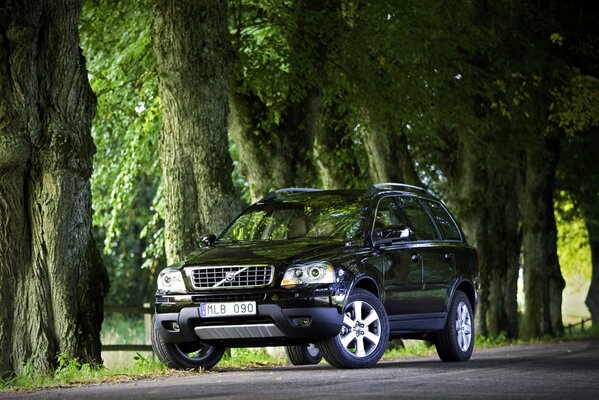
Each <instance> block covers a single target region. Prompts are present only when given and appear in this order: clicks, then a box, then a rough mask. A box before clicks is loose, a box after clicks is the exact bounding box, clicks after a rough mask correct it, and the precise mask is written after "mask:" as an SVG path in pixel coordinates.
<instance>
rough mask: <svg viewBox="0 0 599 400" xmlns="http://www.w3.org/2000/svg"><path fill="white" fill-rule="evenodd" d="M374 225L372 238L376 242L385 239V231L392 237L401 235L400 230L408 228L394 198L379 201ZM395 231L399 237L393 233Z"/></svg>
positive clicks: (384, 198)
mask: <svg viewBox="0 0 599 400" xmlns="http://www.w3.org/2000/svg"><path fill="white" fill-rule="evenodd" d="M373 225H374V226H373V231H372V236H373V239H375V240H376V239H380V238H382V237H384V236H385V235H384V234H383V232H385V231H387V235H391V237H394V236H397V235H399V230H401V229H404V228H406V227H407V226H408V223H407V221H406V220H405V217H404V216H403V215H402V213H401V211H400V210H399V206H398V204H397V202H396V201H395V197H394V196H387V197H383V198H382V199H381V200H380V201H379V204H378V207H377V210H376V217H375V218H374V224H373ZM394 231H396V232H397V235H395V234H394V233H393V232H394ZM389 232H391V233H389Z"/></svg>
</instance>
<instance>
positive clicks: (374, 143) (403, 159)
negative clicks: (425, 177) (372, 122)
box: [362, 126, 422, 186]
mask: <svg viewBox="0 0 599 400" xmlns="http://www.w3.org/2000/svg"><path fill="white" fill-rule="evenodd" d="M362 140H363V141H364V146H365V147H366V153H367V154H368V165H369V167H370V177H371V178H372V180H373V181H374V182H400V183H407V184H410V185H417V186H421V185H422V183H421V182H420V178H418V174H417V173H416V169H415V168H414V162H413V160H412V155H411V154H410V150H409V148H408V139H407V137H406V134H405V132H404V131H403V130H402V128H399V129H397V128H396V127H393V126H389V127H388V128H387V129H374V130H372V129H366V130H365V131H364V134H363V135H362Z"/></svg>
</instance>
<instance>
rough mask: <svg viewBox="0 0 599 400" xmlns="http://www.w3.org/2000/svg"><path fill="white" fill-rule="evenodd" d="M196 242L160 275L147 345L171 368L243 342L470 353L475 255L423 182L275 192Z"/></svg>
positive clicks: (344, 356) (304, 355)
mask: <svg viewBox="0 0 599 400" xmlns="http://www.w3.org/2000/svg"><path fill="white" fill-rule="evenodd" d="M202 240H203V243H204V246H203V248H201V249H199V250H198V251H196V252H194V253H192V254H190V255H189V257H188V258H187V260H185V261H182V262H180V263H178V264H175V265H173V266H171V267H169V268H166V269H164V270H163V271H162V272H161V273H160V276H159V277H158V291H157V292H156V314H155V317H154V329H153V330H152V345H153V348H154V351H155V352H156V354H157V356H158V358H159V359H160V360H161V361H162V362H164V363H165V364H166V365H168V366H169V367H171V368H205V369H208V368H211V367H213V366H214V365H215V364H216V363H218V361H219V360H220V359H221V357H222V355H223V353H224V351H225V349H226V348H227V347H250V346H286V351H287V355H288V357H289V359H290V361H291V362H292V363H293V364H295V365H300V364H315V363H318V362H319V361H320V360H321V358H322V357H323V356H324V358H325V359H326V361H328V362H329V363H330V364H331V365H334V366H336V367H340V368H360V367H368V366H371V365H373V364H375V363H376V362H377V361H378V360H379V359H380V358H381V356H382V355H383V353H384V351H385V349H386V348H387V345H388V341H389V339H393V338H409V339H424V340H428V341H431V342H433V343H434V344H435V346H436V348H437V353H438V354H439V357H440V358H441V359H442V360H443V361H464V360H467V359H469V358H470V355H471V354H472V349H473V345H474V324H473V320H474V309H475V306H476V302H477V294H476V291H477V289H478V286H479V271H478V260H477V254H476V251H475V249H474V248H472V247H470V246H469V245H467V244H466V242H465V241H464V235H463V234H462V231H461V230H460V228H459V227H458V224H457V223H456V221H455V219H454V218H453V217H452V216H451V214H450V213H449V212H448V211H447V209H446V208H445V206H444V205H443V203H442V202H441V201H439V200H438V199H436V198H435V197H434V196H433V195H432V194H430V192H428V191H427V190H425V189H422V188H419V187H414V186H410V185H403V184H396V183H382V184H376V185H374V186H373V187H371V188H370V189H368V190H315V189H300V188H290V189H281V190H277V191H276V192H273V193H270V194H269V195H267V196H266V197H264V198H263V199H262V200H260V201H258V202H257V203H255V204H254V205H252V206H251V207H249V208H248V209H247V210H245V211H244V212H243V213H242V214H241V215H240V216H239V217H237V219H235V221H233V223H231V225H229V227H228V228H227V229H225V231H224V232H223V233H222V234H221V235H220V236H219V237H218V238H217V237H216V236H214V235H207V236H205V237H203V239H202Z"/></svg>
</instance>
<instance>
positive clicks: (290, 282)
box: [281, 261, 335, 287]
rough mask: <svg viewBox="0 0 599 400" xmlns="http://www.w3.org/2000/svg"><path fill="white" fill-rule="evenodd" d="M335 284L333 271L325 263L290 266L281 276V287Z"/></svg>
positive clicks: (328, 264) (330, 266)
mask: <svg viewBox="0 0 599 400" xmlns="http://www.w3.org/2000/svg"><path fill="white" fill-rule="evenodd" d="M333 282H335V269H334V268H333V266H332V265H331V264H330V263H328V262H326V261H317V262H312V263H307V264H296V265H293V266H291V267H290V268H289V269H288V270H287V271H285V275H283V281H282V282H281V286H282V287H293V286H297V285H310V284H321V283H333Z"/></svg>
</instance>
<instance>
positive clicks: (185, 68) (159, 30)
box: [153, 0, 234, 263]
mask: <svg viewBox="0 0 599 400" xmlns="http://www.w3.org/2000/svg"><path fill="white" fill-rule="evenodd" d="M153 40H154V51H155V53H156V57H157V63H158V80H159V94H160V99H161V103H162V107H163V128H162V134H161V138H160V160H161V163H162V175H163V196H164V200H165V208H166V210H167V212H166V213H165V244H166V255H167V260H168V262H169V263H170V262H173V261H175V260H178V259H181V258H182V257H184V256H185V255H186V254H187V253H189V252H190V251H192V250H193V249H195V248H196V247H197V245H198V243H199V238H200V234H201V233H202V232H204V233H206V232H220V231H221V230H222V229H223V228H224V227H225V226H226V224H227V223H228V222H229V221H230V220H231V217H232V212H234V189H233V183H232V178H231V172H232V170H233V165H232V161H231V157H230V155H229V148H228V141H227V117H228V113H229V107H228V83H229V77H230V71H231V51H230V44H229V33H228V28H227V2H226V1H225V0H205V1H170V0H160V1H157V2H156V5H155V8H154V25H153Z"/></svg>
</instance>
